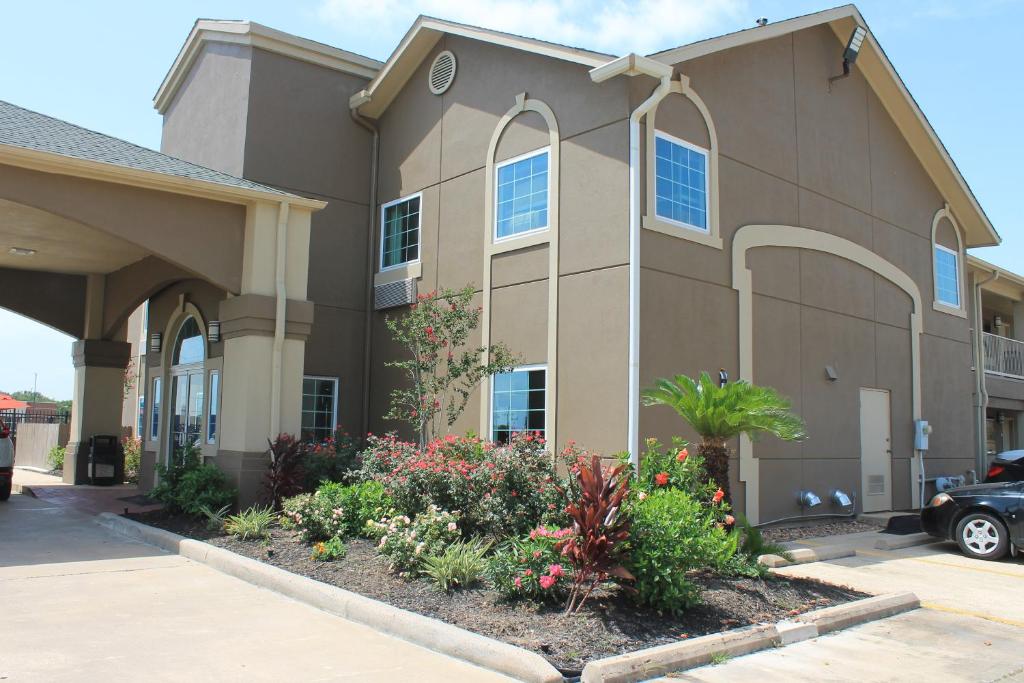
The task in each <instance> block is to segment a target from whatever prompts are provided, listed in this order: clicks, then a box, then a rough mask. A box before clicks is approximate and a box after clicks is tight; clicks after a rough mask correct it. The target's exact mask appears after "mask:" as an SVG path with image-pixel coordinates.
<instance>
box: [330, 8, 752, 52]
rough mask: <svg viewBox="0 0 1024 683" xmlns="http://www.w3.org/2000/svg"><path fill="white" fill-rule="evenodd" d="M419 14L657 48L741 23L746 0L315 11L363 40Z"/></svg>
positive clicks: (615, 46)
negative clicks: (369, 35)
mask: <svg viewBox="0 0 1024 683" xmlns="http://www.w3.org/2000/svg"><path fill="white" fill-rule="evenodd" d="M419 14H426V15H429V16H434V17H438V18H441V19H450V20H452V21H458V22H462V23H466V24H471V25H474V26H482V27H485V28H491V29H496V30H499V31H506V32H509V33H515V34H519V35H523V36H529V37H531V38H539V39H541V40H548V41H552V42H556V43H562V44H565V45H571V46H574V47H581V48H586V49H591V50H596V51H599V52H609V53H613V54H618V55H622V54H626V53H628V52H639V53H648V52H653V51H656V50H663V49H667V48H671V47H675V46H677V45H682V44H684V43H688V42H692V41H693V40H699V39H701V38H706V37H709V36H711V35H714V34H717V33H721V32H727V31H732V30H735V29H737V28H745V27H746V26H747V24H750V23H752V20H751V21H750V22H747V21H744V19H745V18H746V15H747V14H749V10H748V3H747V0H633V1H628V0H610V1H608V2H603V3H593V2H586V1H584V0H475V1H473V0H469V1H466V0H419V1H418V2H417V1H414V0H322V2H321V4H320V7H319V9H318V15H319V17H320V19H321V20H322V21H324V22H326V23H328V24H330V25H331V26H333V27H334V28H335V29H336V30H339V31H341V32H342V34H343V36H344V35H352V36H359V37H361V38H363V39H364V40H365V37H366V34H367V33H368V32H369V33H372V34H374V35H375V36H376V37H377V38H378V39H382V38H387V37H391V38H392V39H393V41H394V42H392V43H391V45H392V46H393V45H394V44H396V43H397V41H398V39H399V37H400V36H401V35H402V34H403V33H404V32H405V31H406V30H407V29H408V28H409V26H411V25H412V22H413V21H414V20H415V19H416V16H417V15H419Z"/></svg>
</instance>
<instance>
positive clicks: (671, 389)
mask: <svg viewBox="0 0 1024 683" xmlns="http://www.w3.org/2000/svg"><path fill="white" fill-rule="evenodd" d="M642 395H643V401H644V405H648V406H653V405H664V406H668V407H670V408H672V409H673V410H675V411H676V412H677V413H679V415H680V417H682V418H683V419H684V420H686V421H687V422H688V423H689V424H690V426H691V427H693V430H694V431H695V432H697V434H698V435H699V436H700V443H699V444H698V446H697V451H698V452H699V453H700V454H701V455H702V456H703V457H704V463H705V466H706V467H707V470H708V475H709V476H710V477H711V478H712V479H713V480H714V481H715V483H716V484H718V486H719V487H720V488H721V489H722V491H723V493H724V494H725V499H726V501H728V502H729V503H730V504H731V503H732V496H731V495H730V493H729V447H728V442H729V439H731V438H733V437H736V436H739V435H740V434H747V435H748V436H750V437H751V438H756V437H757V436H758V435H760V434H771V435H773V436H777V437H778V438H780V439H783V440H785V441H800V440H802V439H804V438H806V436H807V434H806V432H805V430H804V421H803V420H802V419H801V418H800V417H799V416H798V415H795V414H793V413H792V412H790V403H789V399H787V398H785V397H784V396H781V395H779V393H778V392H776V391H775V390H774V389H771V388H769V387H759V386H756V385H753V384H750V383H749V382H743V381H740V382H732V383H729V384H726V385H725V386H719V385H718V384H717V383H715V382H713V381H712V380H711V377H710V376H709V375H708V373H706V372H702V373H701V374H700V379H699V380H697V381H694V380H693V379H691V378H690V377H687V376H686V375H676V376H675V377H674V378H672V379H664V378H662V379H659V380H658V381H656V382H655V383H654V387H652V388H650V389H645V390H644V391H643V394H642Z"/></svg>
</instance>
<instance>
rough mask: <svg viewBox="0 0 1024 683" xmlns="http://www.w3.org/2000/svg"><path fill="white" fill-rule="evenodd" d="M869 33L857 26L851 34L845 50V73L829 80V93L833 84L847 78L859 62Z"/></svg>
mask: <svg viewBox="0 0 1024 683" xmlns="http://www.w3.org/2000/svg"><path fill="white" fill-rule="evenodd" d="M867 35H868V32H867V31H866V30H865V29H864V28H863V27H861V26H857V27H855V28H854V29H853V33H851V34H850V39H849V40H848V41H846V49H845V50H843V73H841V74H839V75H838V76H833V77H832V78H830V79H828V91H829V92H832V84H833V83H835V82H836V81H838V80H839V79H840V78H846V77H847V76H849V75H850V67H851V66H853V65H854V63H856V61H857V56H858V55H860V46H861V45H862V44H863V43H864V38H866V37H867Z"/></svg>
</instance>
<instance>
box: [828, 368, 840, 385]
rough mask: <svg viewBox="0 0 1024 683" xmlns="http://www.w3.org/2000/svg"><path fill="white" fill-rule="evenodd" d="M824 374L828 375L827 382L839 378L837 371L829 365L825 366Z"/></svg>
mask: <svg viewBox="0 0 1024 683" xmlns="http://www.w3.org/2000/svg"><path fill="white" fill-rule="evenodd" d="M825 376H826V377H828V381H829V382H835V381H836V380H838V379H839V373H838V372H836V369H835V368H834V367H832V366H831V365H826V366H825Z"/></svg>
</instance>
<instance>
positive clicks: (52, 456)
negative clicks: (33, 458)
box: [46, 446, 67, 470]
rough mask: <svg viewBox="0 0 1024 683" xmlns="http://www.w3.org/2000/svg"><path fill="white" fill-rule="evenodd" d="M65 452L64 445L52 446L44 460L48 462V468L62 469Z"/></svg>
mask: <svg viewBox="0 0 1024 683" xmlns="http://www.w3.org/2000/svg"><path fill="white" fill-rule="evenodd" d="M66 452H67V449H66V448H65V447H64V446H54V447H53V448H51V449H50V452H49V453H48V454H47V455H46V462H47V463H49V465H50V469H52V470H63V469H64V454H65V453H66Z"/></svg>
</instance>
